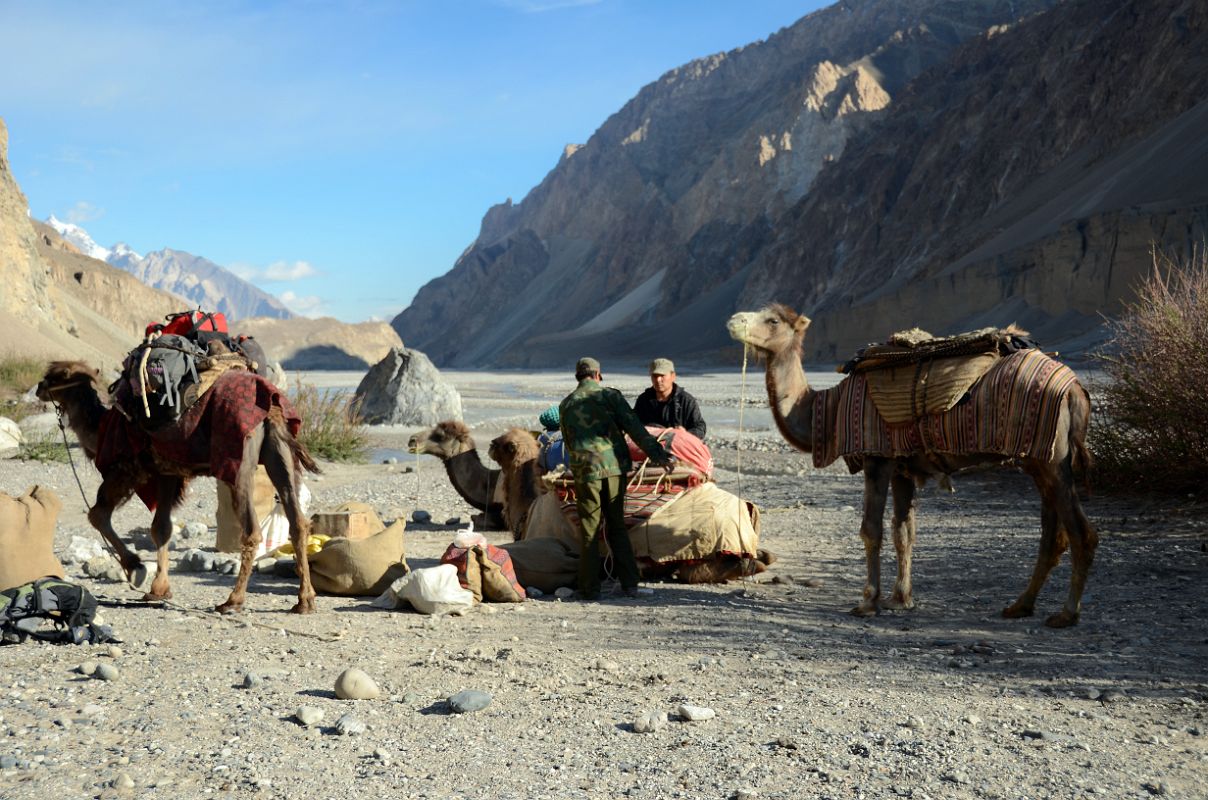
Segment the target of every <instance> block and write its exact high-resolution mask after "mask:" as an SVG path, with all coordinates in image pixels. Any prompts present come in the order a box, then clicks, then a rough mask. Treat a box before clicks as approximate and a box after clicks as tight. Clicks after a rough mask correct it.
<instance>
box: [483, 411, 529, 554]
mask: <svg viewBox="0 0 1208 800" xmlns="http://www.w3.org/2000/svg"><path fill="white" fill-rule="evenodd" d="M540 452H541V448H540V446H539V445H538V444H537V440H536V439H534V438H533V435H532V434H531V433H529V432H528V431H526V430H524V429H523V428H509V429H508V430H507V431H506V432H505V433H504V434H503V435H502V436H497V437H495V438H494V439H493V440H491V446H490V448H489V449H488V450H487V455H489V456H490V457H491V458H492V459H494V461H495V463H497V464H498V465H499V466H500V467H501V468H502V470H501V474H502V475H503V519H504V521H505V522H506V523H507V526H508V530H510V531H511V532H512V539H513V540H514V541H517V542H518V541H520V540H521V539H522V538H523V537H524V528H525V524H526V522H527V521H528V513H529V509H530V508H531V507H532V505H533V501H535V500H536V499H537V495H538V494H540V493H541V467H540V465H539V464H538V463H537V456H538V455H539V454H540Z"/></svg>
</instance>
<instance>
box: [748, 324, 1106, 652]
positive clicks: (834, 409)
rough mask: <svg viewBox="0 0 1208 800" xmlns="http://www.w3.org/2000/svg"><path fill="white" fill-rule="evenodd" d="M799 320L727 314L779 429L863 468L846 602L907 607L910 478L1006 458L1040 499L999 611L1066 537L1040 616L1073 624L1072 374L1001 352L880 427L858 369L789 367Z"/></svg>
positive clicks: (1079, 398)
mask: <svg viewBox="0 0 1208 800" xmlns="http://www.w3.org/2000/svg"><path fill="white" fill-rule="evenodd" d="M809 324H810V321H809V319H808V318H807V317H804V316H801V315H799V314H797V313H796V312H795V311H792V310H791V309H789V308H787V307H785V306H782V305H772V306H769V307H767V308H765V309H763V310H761V311H754V312H743V313H739V314H735V315H734V316H733V317H731V318H730V321H729V323H728V328H729V331H730V335H731V336H732V337H733V338H734V339H736V340H738V341H740V342H743V343H745V344H747V345H749V346H751V347H753V348H755V350H756V351H757V352H758V353H760V354H761V355H763V356H764V357H765V358H766V360H767V374H766V382H767V391H768V402H769V404H770V405H771V408H772V415H773V417H774V418H775V420H776V425H777V427H778V428H779V429H780V432H781V434H782V435H783V436H784V438H785V439H786V440H787V441H788V442H789V444H792V445H793V446H794V447H797V448H798V449H799V450H802V451H804V452H807V453H812V454H813V455H814V464H815V466H819V467H824V466H826V465H827V464H830V463H831V462H833V461H834V460H835V459H837V458H840V457H842V458H844V459H845V460H846V461H847V463H848V466H849V467H850V468H851V469H852V471H853V472H859V471H863V472H864V518H863V522H862V523H861V525H860V537H861V538H862V539H863V540H864V553H865V558H866V561H867V581H866V583H865V586H864V597H863V599H862V600H861V601H860V603H859V605H857V606H856V607H855V608H854V609H852V612H853V613H855V614H860V615H871V614H875V613H877V610H878V608H879V607H881V606H882V605H883V606H885V607H887V608H913V607H914V600H913V597H912V587H911V579H910V566H911V551H912V549H913V546H914V540H915V506H916V500H915V488H916V487H917V486H921V485H922V484H923V483H924V482H925V481H926V479H927V478H929V477H940V478H941V479H943V478H946V476H948V475H950V474H951V473H953V472H956V471H959V470H961V469H964V468H966V467H970V466H973V465H976V464H985V463H994V462H999V463H1003V462H1008V461H1013V462H1014V463H1016V464H1018V465H1019V466H1020V467H1021V468H1022V469H1023V470H1024V471H1025V472H1027V473H1028V474H1029V475H1031V476H1032V479H1033V480H1034V481H1035V483H1036V488H1037V489H1038V490H1039V492H1040V497H1041V503H1042V508H1041V515H1040V520H1041V538H1040V555H1039V556H1038V558H1037V559H1036V567H1035V569H1034V570H1033V572H1032V579H1031V581H1029V582H1028V586H1027V588H1026V589H1024V591H1023V594H1021V595H1020V596H1019V598H1018V599H1017V600H1016V601H1015V602H1014V603H1012V604H1011V605H1010V606H1008V607H1007V608H1006V609H1005V610H1004V611H1003V616H1006V617H1025V616H1030V615H1031V614H1032V612H1033V609H1034V607H1035V605H1036V596H1037V594H1039V592H1040V589H1041V587H1043V586H1044V583H1045V581H1046V580H1047V579H1048V576H1049V572H1050V571H1052V569H1053V567H1054V566H1056V564H1057V562H1058V560H1059V559H1060V558H1061V554H1062V553H1063V552H1064V551H1065V549H1066V548H1067V547H1068V548H1069V550H1070V557H1071V559H1072V560H1073V572H1072V575H1071V577H1070V589H1069V594H1068V596H1067V597H1066V601H1065V606H1064V607H1063V608H1062V610H1061V611H1059V612H1058V613H1056V614H1053V615H1052V616H1050V617H1049V618H1048V619H1047V620H1046V621H1045V624H1046V625H1049V626H1050V627H1054V628H1063V627H1067V626H1070V625H1074V624H1075V623H1077V621H1078V615H1079V613H1080V611H1081V599H1082V591H1083V588H1084V587H1085V586H1086V579H1087V574H1088V573H1089V571H1090V567H1091V561H1092V560H1093V559H1094V555H1095V547H1096V545H1097V544H1098V541H1099V537H1098V534H1097V533H1096V532H1095V528H1094V527H1093V526H1092V525H1091V523H1090V521H1089V520H1088V519H1087V518H1086V515H1085V514H1084V513H1083V511H1082V506H1081V504H1080V503H1079V500H1078V493H1077V490H1076V488H1075V485H1074V469H1075V468H1076V467H1077V468H1080V469H1085V468H1086V467H1087V466H1089V462H1090V454H1089V452H1088V451H1087V449H1086V431H1087V426H1088V424H1089V421H1090V413H1091V408H1090V400H1089V398H1088V397H1087V394H1086V391H1085V390H1084V389H1083V388H1082V386H1081V385H1080V384H1079V383H1078V380H1077V378H1076V377H1075V376H1074V373H1073V372H1072V371H1071V370H1070V369H1069V368H1068V367H1066V366H1064V365H1062V364H1060V363H1058V362H1056V361H1054V360H1053V359H1051V358H1049V357H1047V356H1045V355H1044V354H1043V353H1040V352H1038V351H1036V350H1023V351H1019V352H1016V353H1014V354H1012V355H1009V356H1007V357H1004V358H1001V359H999V360H998V361H997V363H996V364H995V365H994V366H993V367H991V368H990V369H989V371H987V372H986V373H985V374H984V375H983V376H982V377H981V379H980V380H978V381H977V383H975V384H974V385H973V386H972V388H971V389H970V390H969V392H968V394H967V396H966V397H965V399H963V400H962V401H961V402H960V403H958V404H957V405H955V406H953V407H952V408H950V409H949V410H947V411H944V412H942V413H934V414H926V415H924V416H920V417H917V418H915V419H913V420H911V421H909V422H907V423H904V424H897V425H890V424H888V423H887V422H886V421H885V420H884V418H882V417H881V415H880V414H879V413H878V411H877V409H876V406H875V405H874V404H873V402H872V401H871V399H870V397H869V392H868V384H867V382H866V381H865V380H863V376H862V375H853V376H849V377H848V378H846V379H844V380H843V381H842V382H841V383H840V384H839V385H838V386H835V387H833V388H831V389H827V390H824V391H814V390H813V389H811V388H810V387H809V385H808V383H807V382H806V379H805V371H804V370H803V369H802V367H801V355H802V341H803V339H804V337H805V331H806V329H807V328H808V327H809ZM891 489H892V492H893V543H894V548H895V549H896V550H897V554H898V575H897V581H896V582H895V583H894V587H893V593H892V595H891V596H890V598H889V600H888V601H886V602H882V600H881V585H880V584H881V540H882V537H883V520H884V515H885V503H886V500H887V497H888V494H889V492H890V490H891Z"/></svg>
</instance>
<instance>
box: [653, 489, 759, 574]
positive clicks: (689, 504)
mask: <svg viewBox="0 0 1208 800" xmlns="http://www.w3.org/2000/svg"><path fill="white" fill-rule="evenodd" d="M629 541H630V542H631V543H632V544H633V554H634V555H635V556H636V557H638V558H649V559H651V560H653V561H658V562H660V563H665V562H670V561H693V560H696V559H700V558H709V557H710V556H712V555H715V554H716V553H733V554H736V555H741V556H745V557H746V558H754V557H755V555H756V551H757V550H758V549H759V507H758V506H756V505H755V504H754V503H750V502H747V501H744V500H741V499H739V498H738V497H736V496H735V495H733V494H731V493H730V492H727V491H726V490H725V489H722V488H719V487H718V486H717V484H715V483H706V484H702V485H701V486H697V487H696V488H695V489H691V490H689V491H687V492H684V493H683V494H681V495H680V496H679V497H677V498H676V499H675V500H674V502H671V503H669V504H667V505H665V506H663V507H662V508H660V509H659V510H658V511H656V512H655V513H654V515H653V516H651V517H650V519H648V520H647V521H646V522H644V523H642V524H639V525H635V526H633V527H632V528H630V529H629Z"/></svg>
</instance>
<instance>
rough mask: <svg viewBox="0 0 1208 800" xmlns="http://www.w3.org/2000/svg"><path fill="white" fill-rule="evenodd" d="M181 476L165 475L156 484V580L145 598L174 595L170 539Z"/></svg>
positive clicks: (153, 535) (153, 527)
mask: <svg viewBox="0 0 1208 800" xmlns="http://www.w3.org/2000/svg"><path fill="white" fill-rule="evenodd" d="M183 483H184V482H183V481H182V480H181V479H180V478H177V477H173V476H169V475H164V476H161V477H160V478H159V480H157V481H156V484H155V494H156V497H155V501H156V502H155V516H154V517H153V518H152V520H151V541H153V542H155V580H153V581H152V582H151V591H149V592H147V593H146V594H145V595H143V599H144V600H167V599H169V598H171V597H172V589H171V588H170V587H169V586H168V540H169V539H171V538H172V507H173V506H174V505H176V501H177V500H179V499H180V492H181V489H182V488H183Z"/></svg>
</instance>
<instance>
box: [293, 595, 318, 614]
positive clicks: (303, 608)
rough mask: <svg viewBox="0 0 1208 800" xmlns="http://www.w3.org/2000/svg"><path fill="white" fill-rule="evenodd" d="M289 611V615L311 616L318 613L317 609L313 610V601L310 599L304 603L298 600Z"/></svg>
mask: <svg viewBox="0 0 1208 800" xmlns="http://www.w3.org/2000/svg"><path fill="white" fill-rule="evenodd" d="M289 611H290V613H291V614H313V613H315V612H316V611H318V609H317V608H315V601H314V599H313V598H312V599H310V600H306V601H305V602H304V601H302V600H299V601H298V602H297V603H294V607H293V608H291V609H290V610H289Z"/></svg>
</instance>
